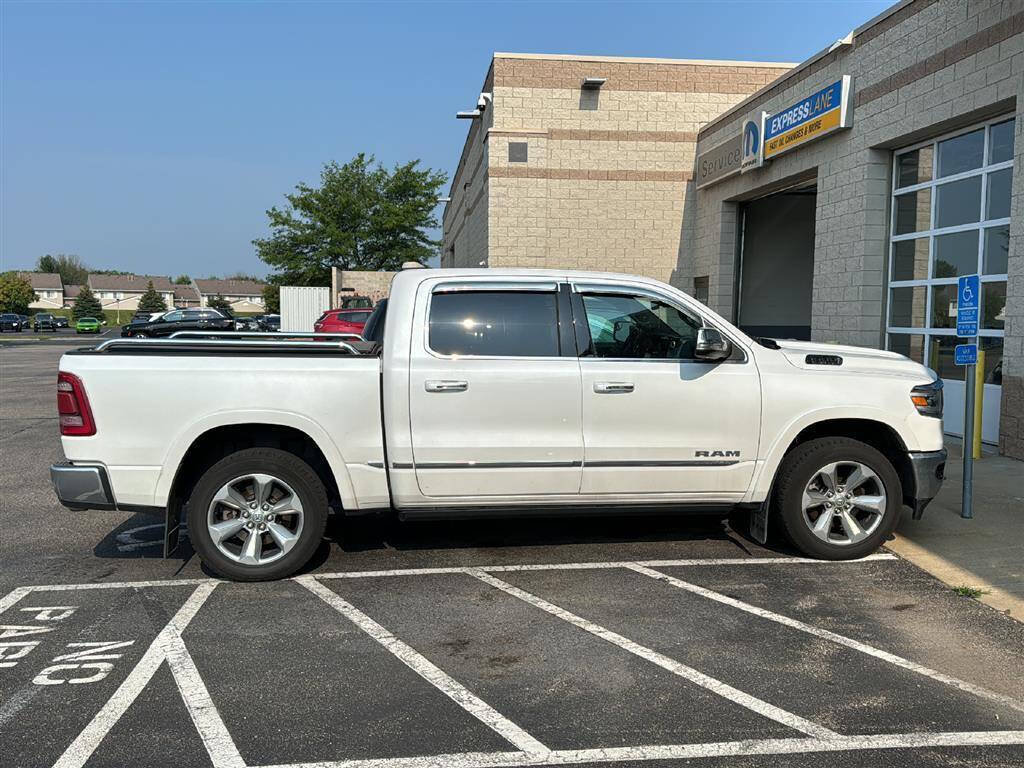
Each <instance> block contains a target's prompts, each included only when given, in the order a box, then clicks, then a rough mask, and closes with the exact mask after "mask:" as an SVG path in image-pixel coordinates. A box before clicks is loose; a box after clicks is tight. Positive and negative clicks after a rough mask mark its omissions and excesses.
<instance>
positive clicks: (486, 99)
mask: <svg viewBox="0 0 1024 768" xmlns="http://www.w3.org/2000/svg"><path fill="white" fill-rule="evenodd" d="M492 100H493V99H492V97H491V94H489V93H481V94H480V98H479V99H477V100H476V108H477V109H479V110H480V111H481V112H483V111H485V110H486V109H487V107H488V105H489V104H490V103H491V101H492Z"/></svg>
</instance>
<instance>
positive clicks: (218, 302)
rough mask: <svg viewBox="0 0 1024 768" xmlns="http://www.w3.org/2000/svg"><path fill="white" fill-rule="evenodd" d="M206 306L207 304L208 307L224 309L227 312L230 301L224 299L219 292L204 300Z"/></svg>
mask: <svg viewBox="0 0 1024 768" xmlns="http://www.w3.org/2000/svg"><path fill="white" fill-rule="evenodd" d="M206 306H208V307H209V308H210V309H226V310H227V311H229V312H230V311H231V302H230V301H228V300H227V299H225V298H224V297H223V296H221V295H220V294H219V293H218V294H217V295H216V296H214V297H213V298H212V299H208V300H207V302H206Z"/></svg>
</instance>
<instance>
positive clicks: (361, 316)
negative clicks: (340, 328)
mask: <svg viewBox="0 0 1024 768" xmlns="http://www.w3.org/2000/svg"><path fill="white" fill-rule="evenodd" d="M369 317H370V312H369V310H367V311H366V312H343V313H342V314H341V318H340V319H341V320H343V321H344V322H346V323H365V322H366V321H367V320H368V319H369Z"/></svg>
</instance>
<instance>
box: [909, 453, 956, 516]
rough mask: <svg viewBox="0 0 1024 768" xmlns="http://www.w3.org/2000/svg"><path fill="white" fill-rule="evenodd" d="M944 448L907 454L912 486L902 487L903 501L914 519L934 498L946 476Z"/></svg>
mask: <svg viewBox="0 0 1024 768" xmlns="http://www.w3.org/2000/svg"><path fill="white" fill-rule="evenodd" d="M946 455H947V454H946V449H945V448H943V449H942V450H941V451H926V452H922V453H909V454H907V456H908V458H909V459H910V476H911V479H912V481H913V485H914V487H913V488H905V489H904V497H903V500H904V502H905V503H906V504H907V505H908V506H909V507H910V508H911V509H912V510H913V511H914V519H915V520H919V519H920V518H921V515H922V514H924V508H925V507H927V506H928V502H930V501H931V500H932V499H934V498H935V496H936V495H937V494H938V492H939V489H940V488H941V487H942V481H943V480H944V479H945V477H946Z"/></svg>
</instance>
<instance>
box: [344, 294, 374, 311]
mask: <svg viewBox="0 0 1024 768" xmlns="http://www.w3.org/2000/svg"><path fill="white" fill-rule="evenodd" d="M338 309H373V300H372V299H371V298H370V297H369V296H343V297H342V299H341V306H340V307H338Z"/></svg>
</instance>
